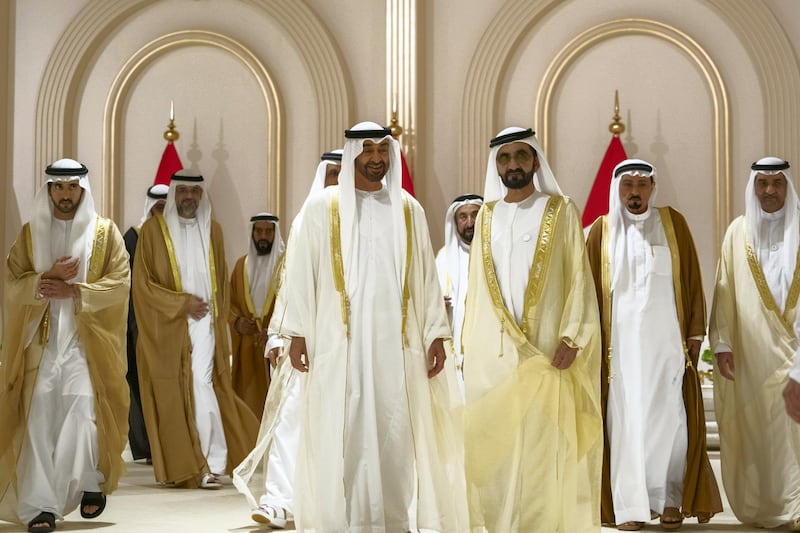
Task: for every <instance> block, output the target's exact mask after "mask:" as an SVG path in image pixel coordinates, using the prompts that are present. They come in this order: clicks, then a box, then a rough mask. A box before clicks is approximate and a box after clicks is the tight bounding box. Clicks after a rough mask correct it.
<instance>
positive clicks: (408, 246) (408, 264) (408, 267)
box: [400, 198, 413, 347]
mask: <svg viewBox="0 0 800 533" xmlns="http://www.w3.org/2000/svg"><path fill="white" fill-rule="evenodd" d="M403 214H404V215H405V222H406V271H405V275H404V277H403V320H402V322H401V326H400V331H401V332H402V333H403V345H404V346H405V347H408V335H407V334H406V325H407V324H408V300H409V299H410V298H411V291H410V289H409V288H408V271H409V270H411V251H412V244H413V241H412V239H411V204H410V203H409V201H408V198H404V199H403Z"/></svg>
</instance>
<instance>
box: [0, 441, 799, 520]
mask: <svg viewBox="0 0 800 533" xmlns="http://www.w3.org/2000/svg"><path fill="white" fill-rule="evenodd" d="M711 460H712V464H713V466H714V469H715V471H716V472H717V479H718V480H719V455H718V454H717V453H714V454H712V456H711ZM127 467H128V474H127V475H126V476H125V477H124V478H123V479H122V480H121V481H120V486H119V490H118V491H117V492H115V493H114V494H113V495H112V496H111V497H110V498H109V500H108V507H107V508H106V510H105V512H104V513H103V515H102V516H101V517H100V518H98V519H97V520H93V521H87V520H82V519H81V517H80V514H79V513H78V512H77V511H75V512H74V513H72V514H71V515H69V516H67V519H66V520H65V521H63V522H59V523H58V524H57V529H56V531H97V532H98V533H105V532H109V533H162V532H171V533H174V532H179V533H182V532H193V533H222V532H251V531H271V530H269V529H268V528H267V527H266V526H260V525H258V524H256V523H255V522H252V521H251V520H250V513H249V509H248V508H247V504H246V502H245V499H244V497H243V496H241V495H240V494H239V493H238V492H237V491H236V489H235V488H234V487H233V486H232V485H226V486H224V487H223V488H222V489H220V490H217V491H208V490H197V489H196V490H184V489H168V488H160V487H159V486H158V485H156V483H155V481H154V480H153V474H152V468H151V467H150V466H147V465H145V464H141V463H135V462H132V461H128V463H127ZM721 486H722V484H721V482H720V487H721ZM724 504H725V511H724V512H723V513H722V514H721V515H717V516H715V517H714V518H713V519H712V521H711V523H709V524H706V525H702V526H700V525H698V524H697V523H696V522H695V521H694V520H691V521H687V522H686V523H684V525H683V527H682V528H681V529H680V530H679V531H682V532H693V531H695V532H698V531H705V532H736V533H745V532H755V531H759V532H761V533H763V532H764V531H765V530H763V529H755V528H750V527H746V526H743V525H741V524H739V523H738V522H737V521H736V519H735V518H734V517H733V515H732V514H731V512H730V510H729V509H728V508H727V502H724ZM19 531H25V529H24V528H21V527H20V526H17V525H13V524H8V523H4V522H0V533H11V532H19ZM611 531H616V529H613V528H603V532H611ZM642 531H663V530H662V529H661V527H659V525H658V523H657V521H653V522H651V523H650V524H648V525H646V526H645V527H644V529H642ZM772 531H788V528H787V527H783V528H778V529H776V530H772ZM531 533H546V532H531Z"/></svg>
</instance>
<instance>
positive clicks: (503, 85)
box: [0, 0, 800, 292]
mask: <svg viewBox="0 0 800 533" xmlns="http://www.w3.org/2000/svg"><path fill="white" fill-rule="evenodd" d="M393 2H394V4H393ZM397 3H399V4H400V5H401V6H403V7H407V8H408V12H409V13H411V14H412V17H411V18H412V20H410V21H409V20H407V21H405V22H406V24H405V26H404V27H411V28H413V29H414V31H415V33H413V35H414V36H415V40H414V42H413V44H414V47H415V50H416V55H414V56H412V57H400V58H398V59H399V61H398V64H399V65H401V66H402V67H405V69H404V70H402V73H401V75H400V79H399V80H398V79H397V78H389V77H388V76H387V65H389V64H391V63H390V62H389V60H388V58H387V50H390V49H391V47H390V45H389V41H390V39H387V22H391V21H392V20H393V19H392V17H391V16H387V15H390V14H392V13H393V11H392V10H391V9H390V8H389V7H387V6H389V5H396V4H397ZM0 4H2V6H3V7H2V9H0V24H2V23H3V22H4V20H9V19H10V28H9V31H8V32H3V34H4V35H5V34H8V35H10V36H11V37H10V40H9V42H8V43H3V44H2V46H3V47H4V49H3V52H5V53H3V54H0V56H3V57H8V58H9V65H10V68H11V75H10V76H9V77H8V78H7V79H9V80H10V88H11V90H10V92H9V93H8V94H5V93H4V92H2V91H4V89H2V88H0V97H2V98H1V99H2V101H3V102H5V103H6V106H4V107H3V108H2V111H0V119H4V118H6V117H5V116H4V115H3V113H5V112H6V110H9V112H10V113H11V116H8V117H7V119H8V120H2V123H3V124H8V127H7V128H5V130H4V131H3V133H4V134H7V135H9V137H10V141H9V143H10V149H9V150H10V153H9V156H8V157H3V158H2V160H3V161H4V162H5V165H4V167H5V168H7V169H10V172H9V173H4V177H3V179H7V180H8V181H7V183H6V184H5V185H6V186H5V187H1V188H0V189H2V191H3V192H2V193H0V195H6V196H0V199H2V200H3V202H2V205H4V206H5V209H4V212H3V222H4V229H5V231H4V232H3V233H2V234H3V235H4V242H3V244H4V250H7V249H8V247H9V246H10V243H11V240H12V239H13V236H14V235H15V234H16V232H17V231H18V230H19V227H20V225H21V224H22V223H23V222H24V221H25V220H26V219H27V216H26V213H27V209H28V206H29V205H30V204H31V201H32V198H33V195H34V193H35V191H36V189H37V187H38V186H39V184H40V183H41V174H42V172H41V171H42V168H43V166H44V165H45V164H46V163H47V162H49V161H50V160H52V159H55V158H57V157H63V156H70V157H77V158H79V159H81V160H83V161H85V162H86V164H87V165H88V166H89V168H90V170H91V181H92V186H93V191H94V194H95V197H96V198H98V199H99V200H98V205H100V206H101V209H102V210H103V212H104V213H106V214H108V215H111V216H113V217H114V218H115V220H116V221H117V223H118V224H119V225H120V227H121V229H122V230H123V231H124V230H125V229H126V228H127V227H128V226H130V225H131V224H134V223H135V222H136V221H137V220H138V219H139V217H140V216H141V211H142V201H143V200H142V195H143V192H144V189H145V188H146V186H147V185H149V184H150V183H151V182H152V178H153V175H154V172H155V169H156V165H157V163H158V159H159V157H160V155H161V151H162V149H163V147H164V141H163V139H162V137H161V135H162V133H163V131H164V128H165V126H166V123H167V118H168V116H167V115H168V111H169V102H170V100H173V101H174V102H175V115H176V123H177V126H178V129H179V131H180V132H181V138H180V140H179V141H178V142H177V143H176V145H177V147H178V151H179V153H180V156H181V158H182V159H183V161H184V165H186V166H194V167H196V168H198V169H200V170H201V171H202V172H203V173H204V175H205V176H206V177H207V179H209V181H210V188H211V194H212V200H213V202H214V205H215V208H216V213H217V217H218V218H219V219H220V222H221V223H222V225H223V228H224V230H225V234H226V241H227V255H228V258H229V263H232V261H233V259H234V258H235V257H236V256H238V255H240V254H242V253H244V250H245V249H246V245H247V235H246V221H247V219H248V218H249V216H250V215H251V214H252V213H254V212H257V211H261V210H265V209H268V210H273V211H276V212H278V213H279V214H280V215H281V216H282V222H283V224H282V226H283V229H284V233H285V232H286V231H287V230H288V227H289V221H290V220H291V218H292V216H293V215H294V214H295V213H296V211H297V209H298V208H299V206H300V205H301V203H302V201H303V199H304V197H305V195H306V192H307V190H308V185H309V183H310V179H311V176H312V173H313V171H314V168H315V167H316V164H317V161H318V156H319V154H320V153H321V152H322V151H325V150H329V149H332V148H335V147H337V146H340V145H341V142H342V139H341V133H342V130H343V129H345V128H346V127H348V126H350V125H352V124H353V123H355V122H357V121H361V120H376V121H379V122H384V123H388V120H389V118H390V117H389V110H390V109H391V107H392V102H391V101H389V100H391V99H392V96H391V95H392V94H398V101H399V103H400V104H399V105H400V109H399V111H400V115H401V116H402V117H407V118H406V120H407V122H406V123H404V124H402V126H404V127H405V128H407V130H408V134H407V138H406V139H405V141H406V142H410V143H411V144H410V145H409V146H408V147H409V148H410V153H411V154H412V156H413V157H412V163H413V166H414V168H413V170H414V176H415V186H416V188H417V196H418V198H419V199H420V200H421V202H422V203H423V205H424V206H425V208H426V211H427V213H428V217H429V224H430V227H431V233H432V239H433V242H434V245H435V246H437V247H438V246H439V245H441V243H442V236H441V234H442V231H443V227H444V221H443V219H442V218H443V216H444V212H445V209H446V206H447V203H448V202H449V201H450V200H451V199H452V198H453V197H454V196H456V195H458V194H461V193H464V192H478V193H480V192H482V187H483V181H484V174H485V168H486V156H487V153H488V149H487V143H488V139H489V138H490V137H491V136H493V134H494V133H496V132H497V131H498V130H500V129H501V128H503V127H505V126H506V125H511V124H518V125H524V126H532V127H534V128H535V129H536V130H537V132H538V134H539V136H540V138H541V139H542V140H543V141H544V142H545V143H546V149H547V152H548V156H549V160H550V162H551V166H552V167H553V168H554V171H555V173H556V176H557V177H558V179H559V180H560V182H561V185H562V188H563V189H564V191H565V192H566V193H567V194H569V195H570V196H572V197H573V198H574V199H575V200H576V202H577V203H578V204H579V205H581V206H582V205H583V202H584V201H585V199H586V196H587V194H588V190H589V187H590V186H591V182H592V180H593V179H594V174H595V172H596V169H597V166H598V164H599V162H600V159H601V158H602V155H603V153H604V151H605V148H606V146H607V145H608V142H609V133H608V131H607V127H608V124H609V122H610V120H611V115H612V112H613V108H612V105H613V93H614V90H615V89H618V90H619V92H620V103H621V110H622V116H623V120H624V121H625V122H626V124H627V126H628V130H627V131H626V133H625V134H624V135H623V136H622V140H623V143H624V145H625V148H626V150H627V151H628V154H629V155H630V156H636V157H641V158H644V159H648V160H651V161H652V162H653V163H655V164H656V165H657V167H658V177H659V198H658V200H659V203H669V204H672V205H674V206H675V207H676V208H678V209H679V210H680V211H682V212H684V214H685V215H686V217H687V219H688V221H689V223H690V226H691V227H692V229H693V231H694V232H695V239H696V242H697V246H698V249H699V251H700V254H701V261H702V267H703V274H704V278H705V281H706V285H707V289H708V287H710V285H711V282H712V280H713V270H714V264H715V262H716V258H717V249H718V245H719V239H720V237H721V234H722V231H724V227H725V225H726V224H727V223H728V221H729V220H730V219H731V218H732V217H733V216H735V215H736V214H738V213H741V211H742V209H743V201H742V198H743V194H744V191H743V186H744V183H745V180H746V178H747V173H748V165H749V163H750V162H751V161H752V160H754V159H756V158H758V157H760V156H762V155H765V154H766V153H773V154H775V155H779V156H783V157H786V158H788V159H790V161H791V162H793V163H794V162H800V103H798V101H800V91H798V86H800V66H798V59H797V58H798V57H800V53H799V52H798V50H800V42H799V41H798V39H800V4H798V3H797V2H796V1H795V0H763V1H762V0H682V1H681V2H680V3H679V5H680V9H676V2H674V1H669V0H606V1H603V2H598V1H597V0H563V1H557V0H469V1H466V0H436V1H432V0H428V1H424V0H386V2H381V1H377V0H376V1H370V2H364V1H363V0H340V1H337V2H330V1H327V0H305V1H302V0H295V1H293V2H285V1H281V0H247V1H242V0H158V1H156V0H69V1H62V2H55V1H53V0H16V1H9V2H3V3H0ZM43 14H46V15H47V16H43ZM1 60H2V59H0V61H1ZM0 68H2V64H0ZM410 94H411V95H413V97H408V95H410ZM409 107H412V108H413V109H409ZM2 140H3V137H0V155H2V151H1V150H3V147H4V146H6V143H4V142H2ZM6 175H7V176H8V178H6ZM0 185H2V183H0ZM707 292H709V291H708V290H707Z"/></svg>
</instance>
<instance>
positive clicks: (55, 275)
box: [42, 255, 80, 281]
mask: <svg viewBox="0 0 800 533" xmlns="http://www.w3.org/2000/svg"><path fill="white" fill-rule="evenodd" d="M79 263H80V259H79V258H77V257H70V256H68V255H65V256H64V257H59V258H58V259H56V262H55V263H53V266H51V267H50V270H48V271H47V272H44V273H43V274H42V279H60V280H61V281H67V280H68V279H72V278H74V277H75V276H77V275H78V264H79Z"/></svg>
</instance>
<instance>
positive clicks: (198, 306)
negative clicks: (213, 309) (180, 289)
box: [189, 294, 208, 320]
mask: <svg viewBox="0 0 800 533" xmlns="http://www.w3.org/2000/svg"><path fill="white" fill-rule="evenodd" d="M207 314H208V304H207V303H206V302H204V301H203V300H201V299H200V298H198V297H197V296H195V295H194V294H190V295H189V316H190V317H192V318H194V319H195V320H200V319H201V318H203V317H204V316H206V315H207Z"/></svg>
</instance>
